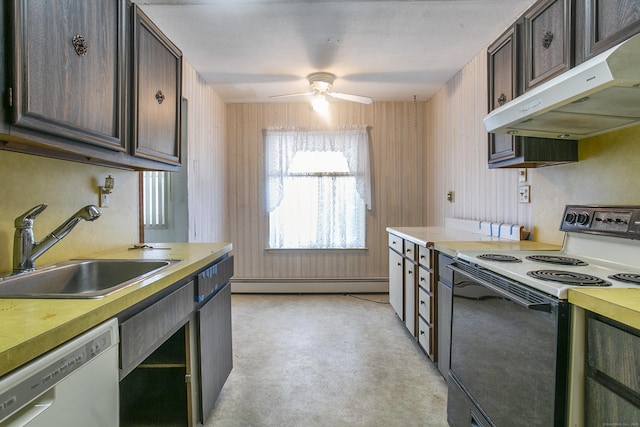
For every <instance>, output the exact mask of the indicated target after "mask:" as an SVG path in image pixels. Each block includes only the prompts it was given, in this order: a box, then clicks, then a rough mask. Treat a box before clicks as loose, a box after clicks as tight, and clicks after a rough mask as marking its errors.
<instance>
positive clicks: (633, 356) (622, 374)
mask: <svg viewBox="0 0 640 427" xmlns="http://www.w3.org/2000/svg"><path fill="white" fill-rule="evenodd" d="M587 346H588V349H587V352H588V353H587V354H588V357H587V361H588V364H589V366H591V367H592V368H595V369H597V370H598V371H600V372H602V373H604V374H606V375H608V376H609V377H611V378H613V379H614V380H616V381H618V382H620V383H621V384H623V385H625V386H626V387H629V388H630V389H631V390H633V391H635V392H637V393H640V376H638V366H640V337H638V336H637V335H634V334H632V333H629V332H627V331H624V330H622V329H619V328H617V327H615V326H613V325H610V324H608V323H605V322H602V321H600V320H598V319H594V318H592V317H589V318H588V323H587Z"/></svg>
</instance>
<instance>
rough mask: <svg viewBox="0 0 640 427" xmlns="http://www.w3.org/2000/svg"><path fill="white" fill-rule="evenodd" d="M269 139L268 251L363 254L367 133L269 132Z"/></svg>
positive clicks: (368, 195) (367, 204)
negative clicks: (335, 250)
mask: <svg viewBox="0 0 640 427" xmlns="http://www.w3.org/2000/svg"><path fill="white" fill-rule="evenodd" d="M264 137H265V163H266V175H267V177H266V179H267V191H266V193H267V194H266V206H267V209H268V212H269V247H270V248H281V249H286V248H309V249H336V248H338V249H354V248H358V249H360V248H364V247H365V236H366V228H365V223H366V214H365V212H366V208H369V209H371V183H370V167H369V133H368V130H367V129H366V128H362V129H349V130H343V131H292V130H267V131H265V132H264ZM303 159H304V160H303ZM301 166H302V167H301Z"/></svg>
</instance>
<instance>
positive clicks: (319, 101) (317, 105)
mask: <svg viewBox="0 0 640 427" xmlns="http://www.w3.org/2000/svg"><path fill="white" fill-rule="evenodd" d="M311 106H312V107H313V111H315V112H316V113H320V114H327V113H328V112H329V101H327V98H325V96H324V95H316V96H314V97H313V100H312V101H311Z"/></svg>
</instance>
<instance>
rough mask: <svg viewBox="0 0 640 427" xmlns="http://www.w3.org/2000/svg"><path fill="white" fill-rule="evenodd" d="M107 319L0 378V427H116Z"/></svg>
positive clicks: (112, 323) (114, 357)
mask: <svg viewBox="0 0 640 427" xmlns="http://www.w3.org/2000/svg"><path fill="white" fill-rule="evenodd" d="M118 423H119V395H118V322H117V320H116V319H111V320H109V321H107V322H105V323H103V324H101V325H99V326H96V327H95V328H93V329H91V330H90V331H88V332H85V333H84V334H82V335H80V336H78V337H76V338H74V339H72V340H70V341H68V342H67V343H65V344H63V345H61V346H59V347H57V348H55V349H54V350H52V351H50V352H49V353H46V354H45V355H43V356H41V357H39V358H38V359H35V360H33V361H31V362H29V363H28V364H26V365H24V366H22V367H20V368H18V369H16V370H15V371H13V372H11V373H9V374H7V375H6V376H4V377H2V378H0V426H2V427H4V426H29V427H35V426H47V427H52V426H53V427H56V426H96V427H98V426H100V427H101V426H105V427H113V426H118Z"/></svg>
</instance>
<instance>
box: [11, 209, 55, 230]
mask: <svg viewBox="0 0 640 427" xmlns="http://www.w3.org/2000/svg"><path fill="white" fill-rule="evenodd" d="M47 206H48V205H47V204H46V203H42V204H40V205H38V206H34V207H32V208H31V209H29V210H28V211H26V212H25V213H23V214H22V215H20V216H19V217H17V218H16V220H15V223H14V225H15V227H16V228H25V227H31V226H32V225H33V220H34V219H35V218H36V217H37V216H38V215H40V214H41V213H42V211H43V210H45V209H47Z"/></svg>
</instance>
